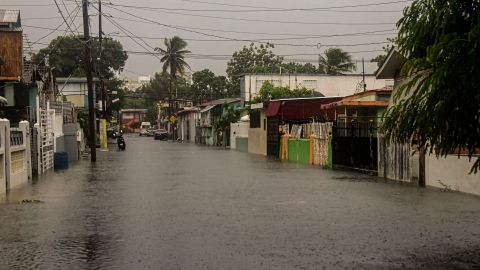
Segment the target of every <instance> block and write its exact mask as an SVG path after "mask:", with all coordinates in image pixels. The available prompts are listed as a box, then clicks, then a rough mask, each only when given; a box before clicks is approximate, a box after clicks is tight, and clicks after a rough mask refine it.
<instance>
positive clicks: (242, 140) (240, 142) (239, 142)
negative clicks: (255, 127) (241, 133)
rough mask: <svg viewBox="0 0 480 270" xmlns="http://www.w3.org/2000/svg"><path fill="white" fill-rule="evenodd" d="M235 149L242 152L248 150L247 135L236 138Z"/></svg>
mask: <svg viewBox="0 0 480 270" xmlns="http://www.w3.org/2000/svg"><path fill="white" fill-rule="evenodd" d="M235 143H236V145H235V149H236V150H237V151H240V152H248V138H247V137H236V139H235Z"/></svg>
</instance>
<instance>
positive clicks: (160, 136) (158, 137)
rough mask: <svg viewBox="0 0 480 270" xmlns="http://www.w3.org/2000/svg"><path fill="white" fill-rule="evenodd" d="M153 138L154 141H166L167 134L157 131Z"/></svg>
mask: <svg viewBox="0 0 480 270" xmlns="http://www.w3.org/2000/svg"><path fill="white" fill-rule="evenodd" d="M153 137H154V139H155V140H162V141H166V140H168V132H167V131H166V130H165V129H158V130H156V131H155V133H154V135H153Z"/></svg>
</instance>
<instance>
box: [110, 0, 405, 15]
mask: <svg viewBox="0 0 480 270" xmlns="http://www.w3.org/2000/svg"><path fill="white" fill-rule="evenodd" d="M400 2H406V1H400ZM386 3H387V4H391V3H392V2H386ZM394 3H398V1H394ZM109 5H114V6H118V7H128V8H137V9H146V10H166V11H189V12H222V13H225V12H233V13H254V12H289V11H303V12H312V11H314V12H339V13H342V12H344V13H391V12H395V13H398V12H402V11H401V10H341V9H343V8H352V7H367V6H374V5H379V4H378V3H376V4H364V5H351V6H337V7H325V8H268V9H267V8H261V9H243V10H241V9H240V10H239V9H190V8H166V7H151V6H132V5H123V4H114V3H110V4H109ZM339 9H340V10H339Z"/></svg>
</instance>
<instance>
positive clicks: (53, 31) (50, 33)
mask: <svg viewBox="0 0 480 270" xmlns="http://www.w3.org/2000/svg"><path fill="white" fill-rule="evenodd" d="M79 11H80V8H79V7H77V8H75V9H74V10H72V12H71V13H69V14H68V17H69V18H70V17H71V15H72V14H73V13H74V12H77V13H76V14H75V17H76V16H77V15H78V13H79ZM64 24H65V22H64V21H63V22H62V23H61V24H59V25H58V26H57V27H56V28H54V29H51V30H52V31H51V32H49V33H48V34H46V35H44V36H42V37H41V38H39V39H37V40H36V41H34V42H32V44H37V43H38V42H39V41H40V40H42V39H44V38H47V37H49V36H50V35H52V34H53V33H55V32H57V31H58V29H59V28H60V27H62V25H64Z"/></svg>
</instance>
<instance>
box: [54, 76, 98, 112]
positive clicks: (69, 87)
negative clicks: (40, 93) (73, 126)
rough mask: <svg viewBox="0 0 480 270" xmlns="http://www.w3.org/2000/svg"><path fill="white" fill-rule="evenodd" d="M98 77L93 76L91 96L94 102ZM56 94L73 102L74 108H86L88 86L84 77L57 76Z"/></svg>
mask: <svg viewBox="0 0 480 270" xmlns="http://www.w3.org/2000/svg"><path fill="white" fill-rule="evenodd" d="M98 82H99V80H98V78H93V93H94V94H93V96H94V99H93V100H94V104H95V103H96V99H95V96H96V94H95V93H96V91H97V83H98ZM57 85H58V90H57V92H58V95H59V96H63V97H64V98H65V99H66V100H67V101H69V102H71V103H73V105H74V106H75V108H80V109H81V108H88V86H87V78H85V77H70V78H67V77H65V78H57Z"/></svg>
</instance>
